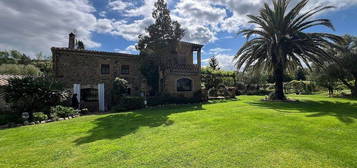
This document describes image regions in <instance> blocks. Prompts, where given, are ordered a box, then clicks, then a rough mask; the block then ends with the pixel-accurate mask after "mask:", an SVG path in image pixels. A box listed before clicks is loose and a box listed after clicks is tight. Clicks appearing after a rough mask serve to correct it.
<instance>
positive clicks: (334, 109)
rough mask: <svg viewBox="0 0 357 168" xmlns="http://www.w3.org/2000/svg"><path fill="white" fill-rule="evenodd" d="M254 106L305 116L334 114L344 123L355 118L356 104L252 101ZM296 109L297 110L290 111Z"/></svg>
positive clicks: (356, 113)
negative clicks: (305, 114) (304, 114)
mask: <svg viewBox="0 0 357 168" xmlns="http://www.w3.org/2000/svg"><path fill="white" fill-rule="evenodd" d="M250 104H251V105H254V106H261V107H264V108H270V109H274V110H277V111H279V112H283V113H309V114H308V115H307V117H323V116H334V117H336V118H337V119H338V120H340V121H341V122H343V123H345V124H352V123H354V122H355V120H356V119H357V104H356V103H342V102H330V101H309V100H304V101H301V102H263V101H261V102H254V103H250ZM292 110H297V111H298V112H292Z"/></svg>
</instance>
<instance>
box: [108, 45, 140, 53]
mask: <svg viewBox="0 0 357 168" xmlns="http://www.w3.org/2000/svg"><path fill="white" fill-rule="evenodd" d="M114 51H115V52H119V53H126V54H138V53H139V51H138V50H136V47H135V45H130V46H128V47H127V48H125V49H124V50H122V49H115V50H114Z"/></svg>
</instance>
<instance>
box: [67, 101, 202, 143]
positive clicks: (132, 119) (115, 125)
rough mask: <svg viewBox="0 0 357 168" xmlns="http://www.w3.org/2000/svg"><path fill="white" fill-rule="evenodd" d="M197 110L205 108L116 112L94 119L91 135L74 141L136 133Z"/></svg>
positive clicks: (188, 107) (168, 123)
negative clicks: (141, 129) (177, 115)
mask: <svg viewBox="0 0 357 168" xmlns="http://www.w3.org/2000/svg"><path fill="white" fill-rule="evenodd" d="M195 110H203V108H202V105H183V106H168V107H163V108H148V109H143V110H137V111H133V112H126V113H114V114H111V115H108V116H105V117H101V118H98V119H96V120H94V121H92V122H93V123H94V124H95V125H96V126H95V127H94V128H93V129H91V130H89V131H88V133H89V135H88V136H85V137H81V138H79V139H77V140H75V141H74V143H76V145H81V144H85V143H91V142H94V141H97V140H102V139H117V138H120V137H123V136H126V135H129V134H132V133H135V132H136V131H137V130H138V129H139V128H140V127H159V126H162V125H166V126H169V125H172V124H173V123H174V122H173V121H172V120H170V119H169V117H168V116H169V115H171V114H175V113H183V112H189V111H195Z"/></svg>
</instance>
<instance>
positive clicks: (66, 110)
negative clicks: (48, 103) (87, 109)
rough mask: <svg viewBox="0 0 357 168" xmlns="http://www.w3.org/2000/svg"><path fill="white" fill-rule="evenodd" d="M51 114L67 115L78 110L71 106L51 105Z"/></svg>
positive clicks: (73, 113) (71, 114)
mask: <svg viewBox="0 0 357 168" xmlns="http://www.w3.org/2000/svg"><path fill="white" fill-rule="evenodd" d="M51 114H52V115H53V114H56V115H57V116H58V117H62V118H64V117H69V116H73V115H77V114H78V111H76V110H75V109H73V108H72V107H64V106H55V107H51Z"/></svg>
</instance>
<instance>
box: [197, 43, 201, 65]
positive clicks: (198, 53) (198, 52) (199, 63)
mask: <svg viewBox="0 0 357 168" xmlns="http://www.w3.org/2000/svg"><path fill="white" fill-rule="evenodd" d="M197 65H198V67H200V70H201V48H200V49H198V50H197Z"/></svg>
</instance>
